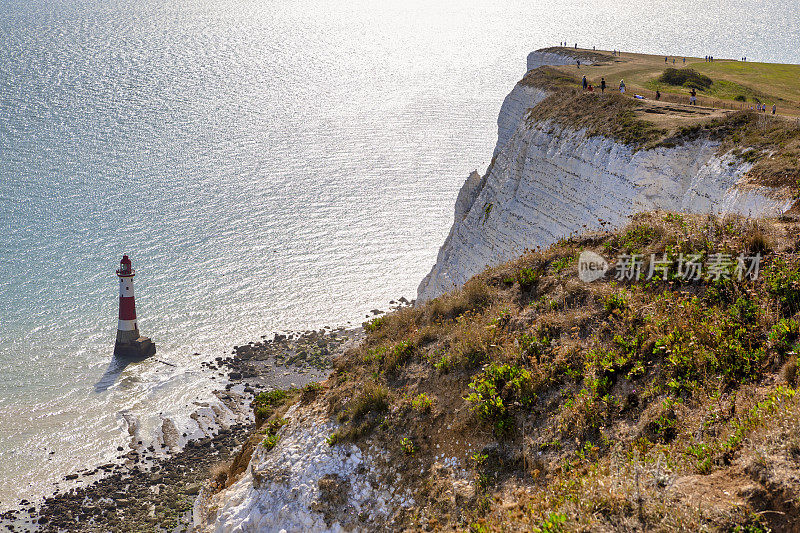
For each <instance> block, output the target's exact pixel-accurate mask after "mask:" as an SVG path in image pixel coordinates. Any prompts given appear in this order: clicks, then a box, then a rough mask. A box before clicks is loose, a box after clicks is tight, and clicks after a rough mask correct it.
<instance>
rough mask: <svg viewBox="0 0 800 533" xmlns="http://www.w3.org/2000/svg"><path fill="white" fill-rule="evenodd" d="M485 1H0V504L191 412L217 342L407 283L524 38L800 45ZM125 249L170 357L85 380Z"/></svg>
mask: <svg viewBox="0 0 800 533" xmlns="http://www.w3.org/2000/svg"><path fill="white" fill-rule="evenodd" d="M486 4H489V3H486ZM486 4H484V3H478V2H458V3H455V2H454V3H449V2H436V1H424V2H416V3H415V2H409V1H402V2H362V1H347V2H341V1H338V0H337V1H330V2H292V3H290V2H270V1H263V2H255V1H252V2H251V1H242V2H237V1H235V0H218V1H214V2H197V1H192V0H187V1H181V2H169V1H159V0H130V1H125V2H120V1H116V0H110V1H102V2H101V1H97V0H85V1H80V0H51V1H42V0H22V1H9V0H0V37H1V38H0V480H2V483H0V509H2V508H5V507H8V506H11V505H12V504H14V503H16V501H17V500H18V499H19V498H22V497H30V496H32V495H37V494H39V495H40V494H45V493H47V492H51V491H52V490H53V485H52V484H53V482H54V481H57V480H58V479H59V478H60V477H62V476H63V475H64V474H67V473H69V472H70V471H73V470H75V469H76V468H78V467H79V466H90V465H93V464H98V463H102V462H107V461H108V460H109V459H111V458H113V457H114V456H115V455H116V447H117V446H119V445H125V443H126V438H125V437H126V432H125V427H126V424H125V421H124V417H134V418H136V419H138V420H139V423H140V424H141V427H142V432H143V434H145V435H146V434H148V432H149V431H152V429H153V428H154V427H156V425H159V424H160V421H161V418H162V417H172V418H175V419H176V420H177V421H178V422H179V425H180V423H187V422H186V414H187V413H189V412H190V411H191V409H192V407H193V402H195V401H203V400H204V399H207V398H208V397H209V393H210V391H211V390H212V389H213V388H214V382H212V381H210V379H209V378H208V376H207V375H206V374H204V373H203V372H201V371H200V362H201V361H203V360H207V359H209V358H213V357H215V356H218V355H221V354H222V353H223V352H224V351H225V350H230V347H231V346H232V345H234V344H238V343H243V342H247V341H249V340H257V339H258V338H259V337H260V336H261V335H263V334H267V333H269V332H271V331H275V330H284V329H305V328H319V327H322V326H324V325H331V326H336V325H343V324H346V323H347V322H348V321H352V322H353V323H358V322H360V320H362V319H363V317H364V314H365V313H366V312H368V311H369V310H370V309H372V308H375V307H386V305H387V302H388V301H389V300H390V299H392V298H397V297H399V296H401V295H404V296H406V297H408V298H412V297H414V293H415V289H416V286H417V284H418V282H419V281H420V279H421V278H422V277H423V276H424V275H425V274H426V273H427V271H428V270H429V268H430V267H431V265H432V263H433V262H434V259H435V256H436V251H437V249H438V247H439V245H440V243H441V242H442V241H443V240H444V237H445V236H446V234H447V231H448V228H449V225H450V223H451V218H452V206H453V203H454V200H455V195H456V192H457V190H458V188H459V186H460V185H461V183H462V181H463V179H464V178H465V177H466V175H467V173H468V172H469V171H471V170H473V169H476V168H477V169H478V170H480V171H483V170H484V169H485V167H486V165H487V163H488V162H489V161H488V158H489V157H490V156H491V153H492V148H493V144H494V141H495V135H496V124H495V121H496V118H497V112H498V110H499V108H500V104H501V102H502V99H503V97H504V96H505V94H506V93H507V92H508V91H509V90H510V89H511V87H512V86H513V84H514V82H515V81H516V80H517V79H519V78H520V76H521V75H522V74H523V70H524V65H525V56H526V54H527V53H528V52H529V51H530V50H532V49H535V48H539V47H543V46H551V45H555V44H557V43H558V42H559V41H561V40H567V41H569V42H570V43H574V42H578V43H579V44H580V45H582V46H592V45H596V46H598V47H603V48H609V49H610V48H622V49H623V50H637V51H642V52H652V53H658V54H660V53H665V54H667V53H668V54H692V55H700V56H702V55H705V54H713V55H715V56H716V57H726V56H727V57H737V58H738V57H741V56H742V55H747V56H748V57H749V58H751V59H752V60H759V59H760V60H771V61H782V62H800V55H799V54H800V52H798V50H800V35H798V25H797V24H796V23H797V21H798V20H800V16H799V12H798V7H797V4H796V3H793V2H766V3H765V2H763V1H752V0H745V1H742V2H738V3H736V5H732V4H730V3H729V2H723V1H717V2H713V1H712V2H696V1H669V0H661V1H657V2H656V1H649V0H648V1H643V2H639V3H631V2H618V3H615V2H607V1H606V2H585V1H581V2H579V1H575V0H572V1H569V0H568V1H560V2H543V1H526V2H514V3H507V4H501V3H498V2H492V3H490V4H491V5H486ZM123 253H128V254H130V255H131V257H132V259H133V261H134V267H135V268H136V269H137V273H138V275H137V278H136V293H137V304H138V312H139V323H140V326H141V328H142V332H143V333H144V334H146V335H148V336H150V337H152V338H153V339H154V340H155V341H156V342H157V344H158V346H159V358H160V359H161V360H165V361H168V362H170V363H172V364H174V365H176V366H174V367H172V366H168V365H164V364H163V363H160V362H158V361H154V360H150V361H147V362H143V363H141V364H137V365H132V366H129V367H127V368H126V369H125V371H124V372H123V373H122V374H121V375H120V376H119V377H118V378H117V379H116V381H113V384H112V385H111V386H110V387H107V388H106V386H101V387H97V386H96V385H97V384H98V382H99V381H100V380H101V379H102V377H103V375H104V373H105V372H106V369H107V367H108V365H109V362H110V358H111V350H112V345H113V341H114V335H115V329H116V311H117V280H116V277H115V276H114V269H115V268H116V267H117V264H118V261H119V259H120V257H121V255H122V254H123ZM195 352H198V353H200V354H202V355H201V356H193V355H192V354H193V353H195ZM51 452H55V453H51Z"/></svg>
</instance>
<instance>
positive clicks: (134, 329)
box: [114, 255, 156, 358]
mask: <svg viewBox="0 0 800 533" xmlns="http://www.w3.org/2000/svg"><path fill="white" fill-rule="evenodd" d="M135 275H136V271H135V270H134V269H133V268H132V267H131V260H130V258H129V257H128V256H127V255H123V256H122V260H121V261H120V262H119V269H118V270H117V277H119V324H118V326H117V342H116V344H115V345H114V355H119V356H125V357H137V358H144V357H150V356H151V355H154V354H155V353H156V345H155V344H153V341H151V340H150V339H148V338H147V337H142V336H141V335H139V326H138V324H137V320H136V302H135V300H134V296H133V277H134V276H135Z"/></svg>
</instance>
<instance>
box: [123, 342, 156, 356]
mask: <svg viewBox="0 0 800 533" xmlns="http://www.w3.org/2000/svg"><path fill="white" fill-rule="evenodd" d="M155 354H156V345H155V343H153V341H151V340H150V339H149V338H147V337H139V338H137V339H134V340H132V341H130V342H119V341H117V343H116V344H115V345H114V355H116V356H119V357H130V358H135V359H144V358H146V357H150V356H152V355H155Z"/></svg>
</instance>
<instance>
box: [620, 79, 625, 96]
mask: <svg viewBox="0 0 800 533" xmlns="http://www.w3.org/2000/svg"><path fill="white" fill-rule="evenodd" d="M619 92H621V93H622V94H625V80H619Z"/></svg>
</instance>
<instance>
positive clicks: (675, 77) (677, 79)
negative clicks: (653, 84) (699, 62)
mask: <svg viewBox="0 0 800 533" xmlns="http://www.w3.org/2000/svg"><path fill="white" fill-rule="evenodd" d="M658 81H660V82H661V83H666V84H668V85H682V86H684V87H689V88H695V89H698V90H701V91H705V90H707V89H708V88H709V87H711V85H712V83H714V82H713V81H712V80H711V78H709V77H708V76H706V75H704V74H700V73H699V72H697V71H696V70H694V69H691V68H681V69H677V68H668V69H667V70H665V71H664V73H663V74H661V76H659V77H658Z"/></svg>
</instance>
